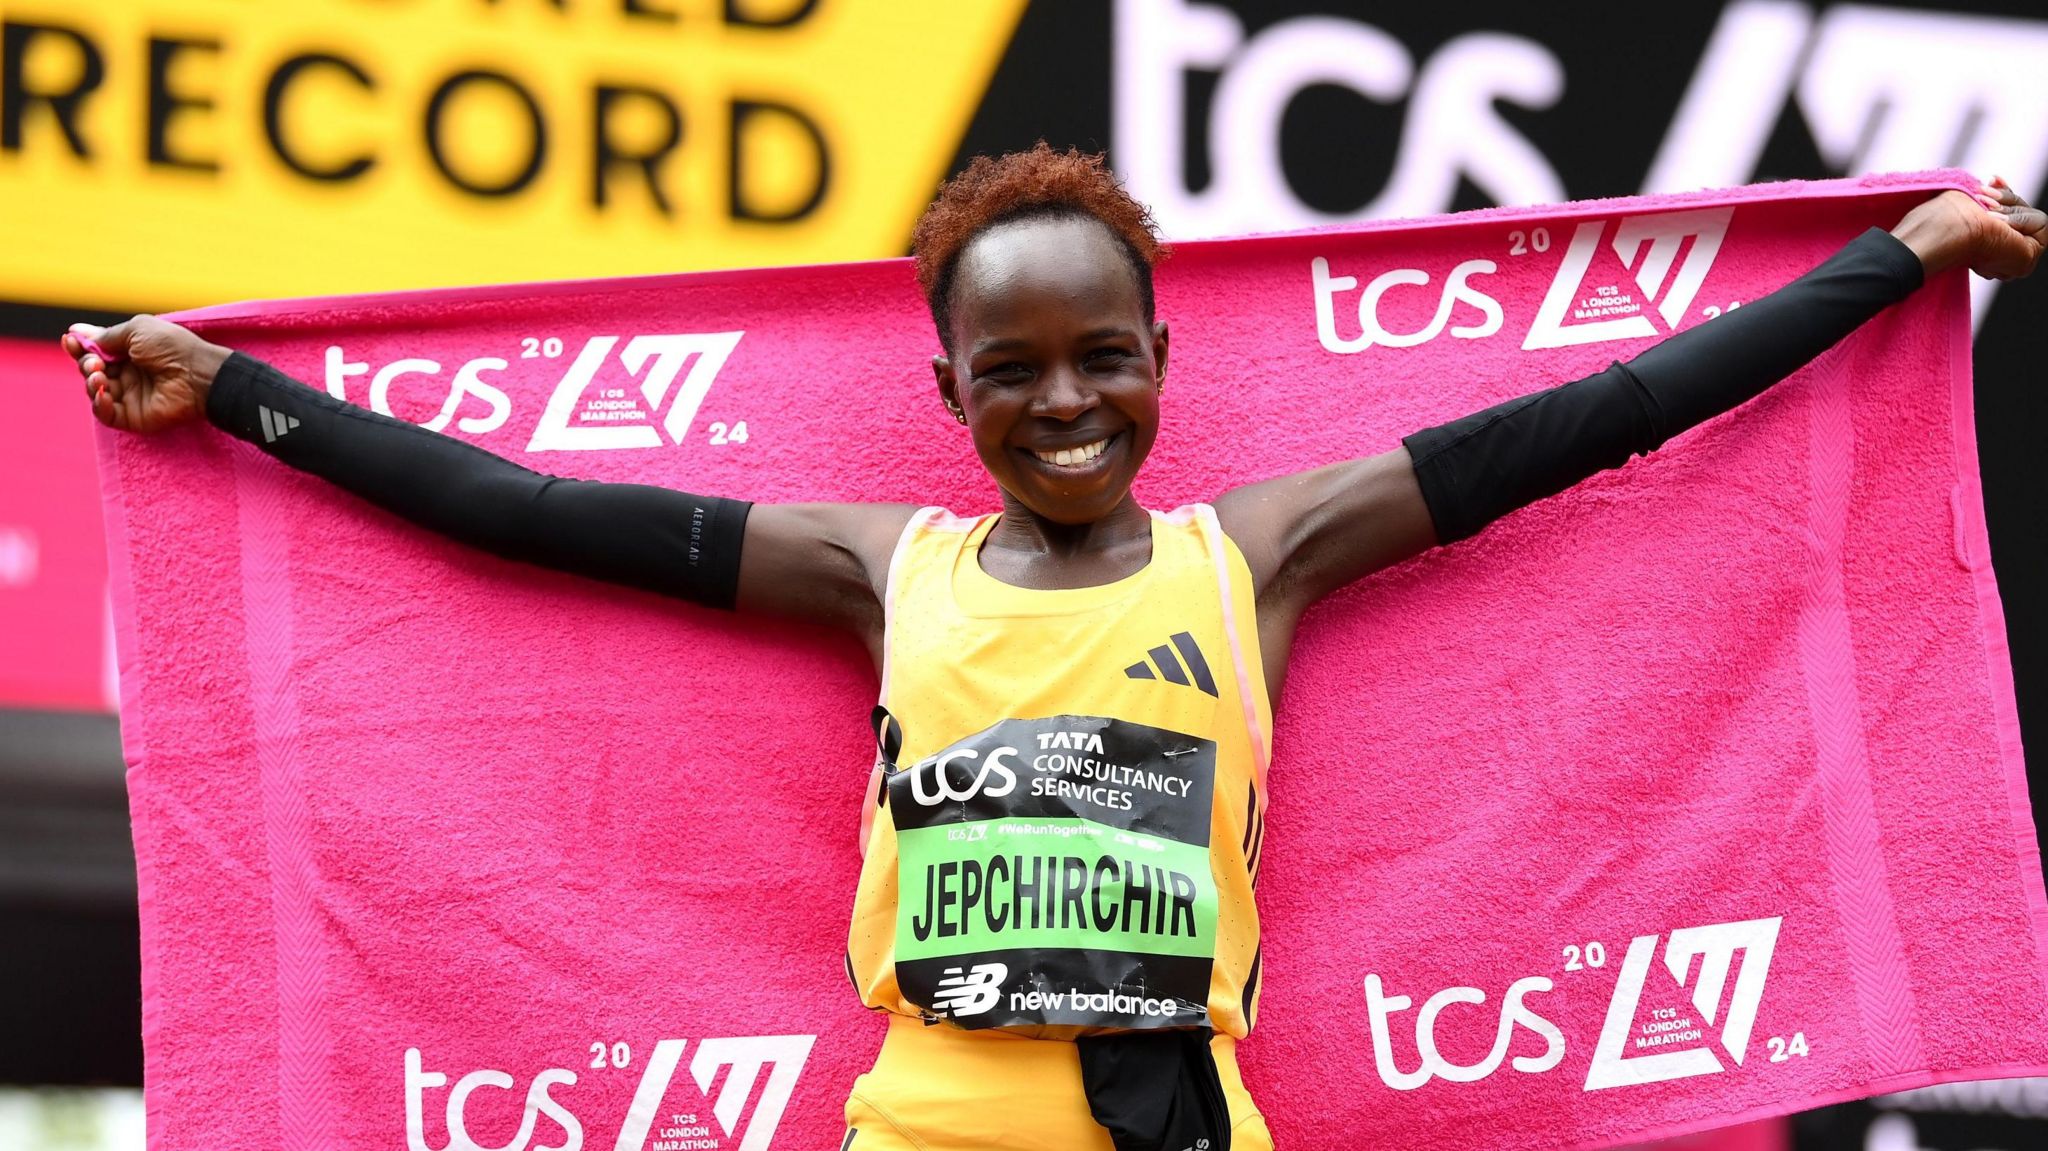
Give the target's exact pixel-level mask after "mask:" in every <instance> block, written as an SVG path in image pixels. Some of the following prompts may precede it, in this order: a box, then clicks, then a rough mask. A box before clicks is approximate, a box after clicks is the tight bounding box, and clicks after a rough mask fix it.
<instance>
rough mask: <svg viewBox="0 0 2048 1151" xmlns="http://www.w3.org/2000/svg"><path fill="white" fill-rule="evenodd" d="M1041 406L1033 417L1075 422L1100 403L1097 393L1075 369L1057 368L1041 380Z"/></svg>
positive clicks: (1036, 406)
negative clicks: (1082, 414)
mask: <svg viewBox="0 0 2048 1151" xmlns="http://www.w3.org/2000/svg"><path fill="white" fill-rule="evenodd" d="M1040 379H1041V380H1042V381H1043V384H1042V386H1041V387H1040V388H1039V393H1038V397H1037V402H1036V403H1035V404H1033V405H1032V409H1033V411H1032V414H1033V415H1039V416H1045V417H1047V418H1048V419H1055V420H1061V421H1065V422H1072V421H1073V420H1076V419H1079V418H1080V416H1081V413H1083V412H1085V411H1087V410H1088V409H1090V408H1092V407H1094V406H1095V405H1096V404H1097V403H1098V402H1099V400H1098V398H1097V396H1096V394H1095V389H1094V388H1092V387H1089V386H1088V382H1087V381H1086V380H1085V379H1083V378H1082V376H1081V373H1080V372H1078V371H1076V370H1074V369H1073V368H1064V367H1063V368H1055V369H1053V370H1052V371H1049V372H1047V373H1045V374H1044V375H1043V376H1041V377H1040Z"/></svg>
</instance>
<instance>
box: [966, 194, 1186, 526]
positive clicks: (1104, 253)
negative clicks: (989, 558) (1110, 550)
mask: <svg viewBox="0 0 2048 1151" xmlns="http://www.w3.org/2000/svg"><path fill="white" fill-rule="evenodd" d="M952 313H953V314H952V324H953V340H952V344H951V348H952V355H951V356H939V357H937V358H935V359H934V360H933V361H932V369H933V371H934V373H935V374H936V375H937V377H938V384H939V394H940V396H941V397H942V398H944V399H945V401H946V403H947V406H948V407H957V410H958V411H960V412H963V413H964V414H965V415H966V418H967V428H968V431H969V432H970V433H971V434H972V435H973V437H974V450H975V452H976V453H977V454H979V455H980V456H981V462H982V466H984V467H986V468H987V469H988V473H989V475H991V476H993V477H995V481H996V483H997V484H999V485H1001V486H1002V489H1003V490H1004V491H1005V492H1008V493H1009V494H1010V495H1011V496H1012V497H1013V498H1014V499H1016V500H1017V501H1019V502H1021V503H1022V504H1023V505H1024V506H1025V507H1027V508H1030V509H1031V510H1032V511H1033V512H1035V513H1037V514H1038V515H1040V516H1042V517H1044V518H1046V519H1048V520H1051V521H1053V522H1055V523H1062V524H1081V523H1090V522H1093V521H1095V520H1098V519H1101V518H1102V517H1104V516H1106V515H1108V514H1109V512H1110V511H1111V510H1112V509H1113V508H1115V507H1116V506H1117V505H1118V504H1119V503H1121V502H1123V499H1124V497H1125V496H1126V495H1127V494H1128V493H1129V492H1130V489H1131V481H1132V480H1133V479H1134V478H1135V477H1136V476H1137V474H1138V468H1139V466H1140V465H1141V464H1143V463H1144V462H1145V456H1146V455H1147V454H1148V453H1150V452H1151V450H1152V440H1153V437H1154V436H1155V435H1156V434H1157V432H1158V430H1159V389H1160V386H1161V384H1162V382H1163V381H1164V379H1165V375H1166V325H1165V324H1163V323H1156V324H1148V323H1146V320H1145V309H1144V304H1143V301H1142V300H1141V299H1140V297H1139V294H1138V281H1137V275H1136V273H1134V272H1133V271H1132V270H1131V266H1130V264H1129V263H1128V262H1127V259H1126V257H1125V255H1124V252H1123V249H1122V247H1121V246H1120V245H1119V244H1118V242H1117V241H1116V239H1115V238H1114V237H1113V236H1112V235H1111V234H1110V232H1109V230H1108V229H1107V228H1106V227H1104V226H1103V225H1102V224H1100V223H1098V222H1096V221H1094V220H1091V219H1085V218H1082V219H1071V218H1063V217H1051V218H1039V219H1026V220H1019V221H1015V222H1013V223H1008V224H1000V225H997V226H996V227H994V228H991V229H989V230H988V231H986V232H984V233H982V234H981V235H980V236H977V237H976V238H975V239H974V241H973V242H972V243H970V244H969V245H968V246H967V248H966V249H965V250H964V251H963V252H962V253H961V255H960V262H959V264H958V266H957V267H956V269H955V271H954V278H953V300H952ZM1061 460H1065V461H1066V462H1064V463H1062V462H1061Z"/></svg>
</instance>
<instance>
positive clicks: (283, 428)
mask: <svg viewBox="0 0 2048 1151" xmlns="http://www.w3.org/2000/svg"><path fill="white" fill-rule="evenodd" d="M256 418H258V419H260V420H262V421H263V442H264V443H266V444H274V443H276V442H277V441H278V440H280V439H282V438H284V434H285V433H286V432H288V431H291V430H292V429H293V428H296V427H298V426H299V418H298V417H297V416H288V415H285V414H284V413H283V412H273V411H271V410H270V409H269V408H266V407H264V406H263V405H261V404H258V405H256Z"/></svg>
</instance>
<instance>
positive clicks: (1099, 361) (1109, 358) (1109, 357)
mask: <svg viewBox="0 0 2048 1151" xmlns="http://www.w3.org/2000/svg"><path fill="white" fill-rule="evenodd" d="M1130 358H1131V354H1130V353H1129V352H1126V351H1124V350H1123V349H1122V348H1097V349H1095V350H1094V351H1092V352H1090V353H1088V357H1087V359H1088V362H1089V363H1091V364H1094V365H1096V366H1098V367H1115V366H1116V365H1118V364H1121V363H1123V362H1124V361H1125V360H1128V359H1130Z"/></svg>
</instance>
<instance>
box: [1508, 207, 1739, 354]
mask: <svg viewBox="0 0 2048 1151" xmlns="http://www.w3.org/2000/svg"><path fill="white" fill-rule="evenodd" d="M1734 215H1735V209H1734V208H1701V209H1697V210H1694V211H1690V212H1663V213H1659V214H1657V215H1649V216H1625V217H1623V218H1622V221H1621V224H1620V225H1619V226H1618V227H1616V228H1615V230H1614V241H1613V243H1614V254H1615V255H1617V256H1620V257H1621V262H1622V264H1623V265H1624V266H1625V267H1628V268H1629V269H1630V274H1631V275H1633V276H1634V277H1635V282H1636V287H1638V288H1640V289H1641V290H1642V293H1643V299H1642V301H1641V302H1640V303H1637V302H1636V301H1633V300H1631V301H1628V303H1629V304H1630V305H1632V306H1630V307H1627V308H1626V309H1625V310H1627V311H1629V312H1632V313H1634V314H1630V315H1624V316H1620V317H1618V318H1616V319H1611V320H1601V319H1594V320H1590V321H1588V322H1582V323H1576V324H1567V323H1566V322H1565V321H1566V319H1567V318H1568V317H1569V318H1573V319H1578V318H1580V317H1581V316H1582V315H1585V314H1587V313H1599V312H1602V311H1604V310H1606V309H1609V308H1615V307H1616V306H1615V305H1602V304H1598V303H1591V302H1589V301H1587V300H1582V299H1581V298H1580V296H1579V292H1580V289H1581V288H1582V287H1583V286H1584V281H1585V277H1586V269H1587V268H1588V267H1590V266H1591V265H1592V263H1593V256H1594V255H1595V253H1596V252H1597V251H1598V249H1599V247H1600V233H1601V232H1603V231H1605V230H1606V228H1607V221H1605V220H1587V221H1586V222H1584V223H1582V224H1580V225H1579V226H1578V228H1577V229H1575V230H1574V231H1573V232H1572V243H1571V247H1570V248H1568V249H1566V251H1565V254H1564V264H1563V265H1562V266H1561V267H1559V268H1558V270H1557V276H1556V278H1555V279H1553V280H1551V282H1550V291H1548V292H1547V293H1545V294H1544V296H1543V304H1542V306H1541V307H1539V308H1537V309H1536V321H1535V322H1534V323H1532V324H1530V325H1529V336H1528V338H1527V339H1525V340H1523V341H1522V348H1523V350H1525V351H1527V350H1530V349H1533V348H1564V347H1570V346H1573V345H1576V344H1593V343H1599V342H1600V341H1602V340H1626V339H1631V338H1634V337H1639V336H1654V335H1657V334H1658V332H1657V329H1656V327H1655V326H1654V325H1652V324H1651V323H1650V320H1649V318H1648V317H1647V316H1644V315H1642V314H1641V313H1642V310H1643V307H1644V306H1646V305H1648V304H1649V303H1650V302H1651V301H1655V302H1656V306H1657V314H1658V315H1660V316H1663V317H1664V325H1665V327H1667V328H1669V329H1672V330H1674V331H1675V330H1676V329H1677V328H1678V323H1679V321H1680V320H1683V319H1684V318H1685V311H1686V309H1687V308H1690V307H1691V306H1692V301H1693V297H1695V296H1697V295H1699V291H1700V285H1701V284H1703V283H1705V282H1706V279H1707V270H1708V269H1710V268H1712V267H1713V266H1714V256H1715V255H1716V254H1718V253H1719V252H1720V251H1721V238H1722V237H1723V236H1726V235H1727V234H1728V221H1729V219H1730V218H1732V217H1733V216H1734ZM1688 239H1690V240H1691V241H1692V245H1691V247H1690V248H1687V249H1686V253H1685V259H1684V260H1683V261H1680V260H1679V259H1678V252H1679V249H1680V248H1681V247H1684V246H1685V241H1686V240H1688ZM1638 254H1640V255H1641V256H1642V260H1641V262H1640V263H1638V262H1637V259H1636V257H1637V255H1638ZM1674 264H1675V265H1676V266H1677V271H1676V273H1674V272H1673V271H1672V268H1673V265H1674ZM1594 299H1600V297H1594ZM1616 310H1622V309H1616Z"/></svg>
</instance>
